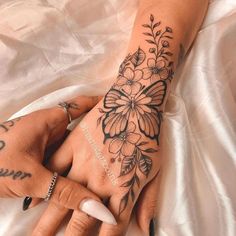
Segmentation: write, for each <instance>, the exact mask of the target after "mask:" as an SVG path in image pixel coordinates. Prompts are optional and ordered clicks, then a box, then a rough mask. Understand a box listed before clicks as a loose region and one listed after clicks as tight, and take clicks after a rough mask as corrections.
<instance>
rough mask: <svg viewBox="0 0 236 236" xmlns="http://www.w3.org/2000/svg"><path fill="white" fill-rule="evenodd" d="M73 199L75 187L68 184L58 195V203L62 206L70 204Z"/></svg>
mask: <svg viewBox="0 0 236 236" xmlns="http://www.w3.org/2000/svg"><path fill="white" fill-rule="evenodd" d="M71 199H73V186H72V185H71V184H69V183H68V184H67V186H65V187H64V188H62V189H61V190H60V191H59V194H58V202H59V204H61V205H64V204H65V203H68V202H70V201H71Z"/></svg>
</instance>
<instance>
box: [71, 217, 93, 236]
mask: <svg viewBox="0 0 236 236" xmlns="http://www.w3.org/2000/svg"><path fill="white" fill-rule="evenodd" d="M90 225H91V222H90V219H89V218H88V217H87V216H81V215H80V216H79V217H74V216H73V218H72V219H71V222H70V224H69V228H68V230H69V231H70V232H77V233H80V234H85V233H88V232H89V230H90Z"/></svg>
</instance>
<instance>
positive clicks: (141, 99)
mask: <svg viewBox="0 0 236 236" xmlns="http://www.w3.org/2000/svg"><path fill="white" fill-rule="evenodd" d="M149 20H150V21H149V23H147V24H144V25H143V27H144V29H145V32H143V34H144V35H145V36H146V39H145V41H146V43H148V44H149V45H150V47H149V53H148V54H146V53H145V52H144V51H143V50H142V49H141V48H140V47H139V48H138V49H137V50H136V51H135V52H134V53H133V54H128V55H127V56H126V58H125V59H124V61H123V62H122V64H121V65H120V68H119V74H118V77H117V81H116V83H115V84H114V85H113V87H112V88H111V89H110V90H109V91H108V93H107V94H106V95H105V97H104V100H103V106H104V108H99V112H100V113H101V116H100V117H99V119H98V120H97V125H99V124H102V125H101V126H102V131H103V134H104V143H105V142H109V152H110V153H111V154H114V155H113V157H111V159H110V161H111V163H115V162H116V161H118V163H120V175H119V177H122V176H131V178H129V180H128V181H126V182H124V183H123V184H122V185H121V187H124V188H127V192H126V193H125V194H124V195H123V197H122V199H121V201H120V206H119V214H121V213H122V212H123V211H124V210H125V209H126V207H127V205H128V202H129V199H131V201H132V202H134V201H135V198H136V196H135V191H134V190H135V188H139V187H140V176H144V177H146V178H147V177H148V175H149V174H150V171H151V169H152V164H153V163H152V157H151V155H153V154H155V153H156V152H157V151H158V150H157V149H154V148H150V142H149V140H153V141H155V142H156V144H157V146H158V145H159V135H160V127H161V122H162V113H163V104H164V101H165V98H166V94H167V87H168V85H169V84H170V82H171V80H172V78H173V74H174V73H173V70H174V69H173V68H174V63H173V61H172V60H171V58H172V56H173V53H172V52H171V51H170V49H169V48H170V42H171V40H172V39H173V30H172V28H170V27H165V28H164V29H162V28H161V22H160V21H158V22H156V21H155V19H154V16H153V15H150V19H149ZM142 80H146V81H147V84H149V85H147V86H144V85H143V84H142V83H141V81H142Z"/></svg>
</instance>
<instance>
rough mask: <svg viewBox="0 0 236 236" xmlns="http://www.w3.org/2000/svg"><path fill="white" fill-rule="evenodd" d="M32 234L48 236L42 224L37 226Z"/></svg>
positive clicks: (34, 235) (33, 235)
mask: <svg viewBox="0 0 236 236" xmlns="http://www.w3.org/2000/svg"><path fill="white" fill-rule="evenodd" d="M31 235H32V236H47V235H48V234H47V232H46V229H45V228H44V227H41V226H37V228H35V229H34V231H33V232H32V234H31Z"/></svg>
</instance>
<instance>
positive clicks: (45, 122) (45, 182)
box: [0, 96, 99, 209]
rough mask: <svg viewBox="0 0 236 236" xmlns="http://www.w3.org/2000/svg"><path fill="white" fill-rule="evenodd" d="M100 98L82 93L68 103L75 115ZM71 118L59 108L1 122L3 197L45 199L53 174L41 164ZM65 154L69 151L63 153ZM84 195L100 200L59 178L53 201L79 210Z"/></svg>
mask: <svg viewBox="0 0 236 236" xmlns="http://www.w3.org/2000/svg"><path fill="white" fill-rule="evenodd" d="M98 101H99V98H98V97H85V96H80V97H77V98H76V99H74V100H71V101H69V102H67V104H69V112H70V114H71V116H72V118H73V119H74V118H77V117H79V116H80V115H81V114H82V113H84V112H86V111H88V110H90V109H91V108H92V107H93V106H95V105H96V103H97V102H98ZM67 125H68V117H67V115H66V114H65V112H64V111H63V109H62V108H60V107H55V108H51V109H44V110H40V111H36V112H33V113H31V114H29V115H26V116H23V117H19V118H16V119H14V120H10V121H6V122H3V123H1V124H0V186H1V188H0V197H24V196H30V197H39V198H45V196H46V194H47V191H48V187H49V185H50V182H51V180H52V173H51V172H50V171H48V170H47V169H46V168H44V166H43V165H42V164H41V163H42V161H43V158H44V154H45V150H46V148H47V147H48V146H49V145H51V144H53V143H55V142H56V141H58V140H59V139H60V138H62V136H63V135H64V133H65V131H66V127H67ZM63 155H65V156H68V155H70V151H68V152H67V151H66V150H65V152H64V154H63ZM84 198H93V199H96V200H99V199H98V197H97V196H96V195H94V194H93V193H91V192H90V191H88V190H87V189H86V188H84V187H83V186H81V185H79V184H77V183H75V182H73V181H70V180H69V179H66V178H63V177H59V178H58V181H57V184H56V187H55V189H54V192H53V195H52V198H51V199H52V201H53V202H56V203H58V204H60V205H63V206H64V207H68V208H71V209H72V208H73V209H79V203H80V201H81V200H82V199H84Z"/></svg>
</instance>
